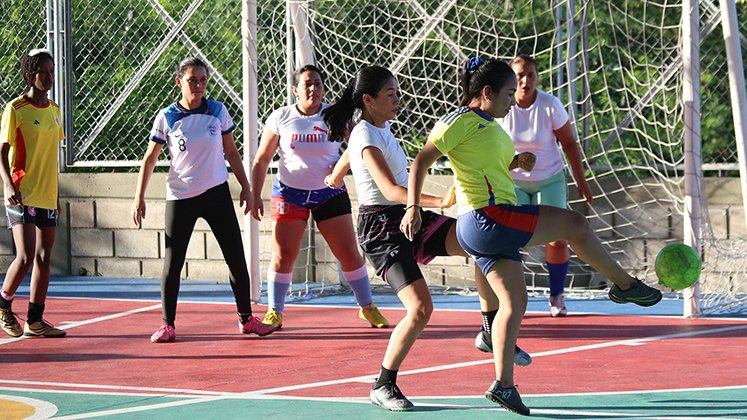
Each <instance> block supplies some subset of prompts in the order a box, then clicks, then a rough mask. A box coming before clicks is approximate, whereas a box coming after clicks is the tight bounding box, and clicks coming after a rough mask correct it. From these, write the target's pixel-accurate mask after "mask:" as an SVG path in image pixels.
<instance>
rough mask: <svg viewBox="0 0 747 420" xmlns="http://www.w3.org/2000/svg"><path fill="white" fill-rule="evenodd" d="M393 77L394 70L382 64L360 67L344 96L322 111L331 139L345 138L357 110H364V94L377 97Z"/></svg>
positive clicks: (339, 139)
mask: <svg viewBox="0 0 747 420" xmlns="http://www.w3.org/2000/svg"><path fill="white" fill-rule="evenodd" d="M393 78H394V75H393V74H392V72H391V71H389V70H388V69H386V68H384V67H381V66H367V67H363V68H362V69H360V70H359V71H358V74H356V76H355V79H353V80H351V81H350V83H348V87H346V88H345V90H344V91H343V92H342V97H340V99H338V100H337V102H335V103H334V104H332V105H330V106H329V107H327V108H326V109H325V110H323V111H322V118H324V122H325V123H326V124H327V127H329V139H330V140H331V141H343V140H345V137H346V132H347V130H348V128H349V127H350V126H351V125H352V124H351V122H352V119H353V114H354V113H355V110H356V109H360V110H363V95H370V96H372V97H376V95H377V94H378V93H379V91H380V90H381V88H382V86H384V84H385V83H386V82H387V81H388V80H389V79H393Z"/></svg>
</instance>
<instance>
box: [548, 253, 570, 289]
mask: <svg viewBox="0 0 747 420" xmlns="http://www.w3.org/2000/svg"><path fill="white" fill-rule="evenodd" d="M547 271H549V272H550V296H557V295H562V294H563V289H564V288H565V276H566V274H568V261H566V262H564V263H560V264H550V263H547Z"/></svg>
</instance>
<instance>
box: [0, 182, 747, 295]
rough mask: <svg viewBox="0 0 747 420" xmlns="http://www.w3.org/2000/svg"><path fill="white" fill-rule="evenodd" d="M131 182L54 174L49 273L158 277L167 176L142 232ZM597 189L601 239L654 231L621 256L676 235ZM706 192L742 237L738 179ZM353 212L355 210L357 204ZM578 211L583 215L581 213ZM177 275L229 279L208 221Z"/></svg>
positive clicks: (462, 272)
mask: <svg viewBox="0 0 747 420" xmlns="http://www.w3.org/2000/svg"><path fill="white" fill-rule="evenodd" d="M269 178H270V177H268V180H267V183H266V185H265V190H264V191H265V193H264V196H265V197H268V196H269V191H270V182H271V179H269ZM440 178H441V179H439V177H437V176H434V177H433V179H434V180H435V182H434V183H429V184H428V187H427V189H428V190H429V192H431V193H434V194H439V193H442V192H443V191H442V190H443V189H444V187H436V186H434V185H447V184H448V183H449V179H448V177H440ZM444 178H445V179H444ZM136 180H137V174H134V173H124V174H123V173H112V174H70V173H65V174H61V175H60V203H61V207H62V215H61V225H60V227H59V229H58V233H57V240H56V244H55V248H54V257H53V268H52V270H53V273H54V274H74V275H77V274H79V273H80V272H81V271H82V270H85V271H86V272H88V273H89V274H93V273H100V274H102V275H105V276H111V277H145V278H157V277H160V274H161V268H162V259H161V258H162V256H163V254H164V234H163V223H164V200H163V198H164V195H165V193H164V192H165V187H164V181H165V174H162V173H158V174H154V176H153V178H152V179H151V182H150V185H149V187H148V191H147V194H146V204H147V213H146V218H145V219H144V220H143V227H142V228H141V229H137V228H135V226H134V224H133V221H132V214H131V206H132V196H133V194H134V191H135V183H136ZM230 185H231V191H232V195H233V197H237V196H238V191H239V188H238V184H236V182H235V181H234V180H233V177H231V181H230ZM347 185H348V187H349V188H350V189H351V198H352V199H353V200H355V197H356V194H355V190H354V185H353V183H352V179H350V178H348V179H347ZM595 188H599V189H605V191H607V192H608V193H610V195H609V197H610V198H611V199H612V200H614V202H615V206H616V207H619V208H622V210H621V211H619V212H617V213H616V214H611V213H610V214H609V215H605V214H604V213H605V209H607V208H610V209H611V208H612V206H611V204H610V203H606V202H605V201H604V200H598V201H596V202H595V204H594V209H595V211H596V212H597V213H599V214H602V216H601V217H600V218H599V219H597V220H596V221H595V222H594V223H596V224H597V227H598V228H601V229H602V230H601V231H600V236H601V237H602V238H603V239H605V240H614V239H615V237H616V236H619V235H620V234H622V233H632V234H633V236H634V237H635V236H636V232H639V231H640V229H641V228H643V229H646V225H647V224H648V225H650V226H649V227H650V232H658V233H655V234H653V235H652V234H650V233H649V234H647V235H645V237H640V238H635V239H632V240H628V241H625V243H622V244H619V245H620V246H622V247H627V248H629V251H627V252H630V254H631V255H634V256H635V257H637V258H650V256H651V255H655V252H658V249H659V248H660V247H661V246H663V244H664V243H665V241H667V240H672V239H676V238H680V237H681V236H682V222H681V220H679V218H677V217H671V216H668V215H667V212H668V211H669V209H668V208H667V206H666V203H665V205H664V206H661V205H659V204H656V205H650V206H646V207H642V206H640V205H632V203H640V202H641V201H639V197H636V194H637V193H636V191H622V192H615V191H616V190H615V189H614V188H615V187H614V185H598V186H595ZM649 193H650V191H647V192H646V194H649ZM659 194H664V193H663V192H661V193H659ZM706 194H707V196H708V200H709V212H710V218H711V220H712V223H713V228H714V233H715V234H716V237H717V238H721V239H734V238H745V237H747V234H746V230H745V223H744V209H743V208H742V203H741V194H740V190H739V183H738V180H737V179H712V178H709V179H707V183H706ZM641 200H642V199H641ZM665 201H666V200H665ZM235 206H236V210H237V214H239V223H240V224H241V225H242V228H243V218H242V217H241V213H240V212H239V208H238V203H237V202H236V203H235ZM353 207H354V209H355V208H357V203H355V201H354V202H353ZM266 210H267V209H266ZM579 210H580V211H587V210H584V209H582V208H580V209H579ZM454 211H455V209H449V210H448V211H446V213H447V214H450V215H454ZM354 216H355V212H354ZM626 218H627V219H626ZM2 219H3V220H2V223H6V222H5V220H4V219H5V216H4V214H3V216H2ZM629 220H636V221H637V223H638V226H628V221H629ZM270 227H271V224H270V221H269V220H268V218H267V217H265V219H264V220H263V221H262V223H261V225H260V229H261V233H260V235H261V239H260V248H261V254H262V258H263V261H262V267H266V265H267V259H268V258H269V255H270V244H271V242H270V237H269V232H270ZM628 231H629V232H628ZM314 239H315V241H316V243H317V244H321V245H324V242H323V239H322V238H321V236H320V235H318V234H317V235H316V236H315V238H314ZM324 248H326V246H323V247H322V248H320V252H316V253H315V255H314V257H315V259H316V260H317V261H320V262H322V263H324V262H327V263H329V264H326V265H324V264H323V266H324V267H323V268H320V269H319V270H317V271H316V272H315V273H314V274H315V275H316V278H317V280H322V279H324V280H325V281H329V282H336V281H337V273H336V271H335V270H334V260H333V258H331V253H329V252H322V251H324ZM304 252H305V251H304ZM535 252H536V251H535ZM643 254H647V255H643ZM13 256H14V247H13V240H12V237H11V234H10V231H6V232H5V233H3V234H0V270H4V268H5V267H7V266H8V264H9V263H10V262H11V261H12V259H13ZM308 257H309V255H307V254H305V253H303V252H302V255H301V256H299V262H300V261H306V260H307V258H308ZM330 266H331V267H332V269H330ZM423 272H424V275H425V277H426V278H427V279H428V281H429V282H430V283H432V284H443V285H446V283H445V279H446V278H447V277H448V278H449V279H450V283H449V285H452V286H463V285H472V284H473V282H472V279H473V278H474V274H473V268H472V267H471V266H469V265H465V259H463V258H458V257H449V258H438V259H436V260H435V261H434V262H432V263H431V264H430V265H429V266H427V267H425V268H424V270H423ZM183 276H184V278H186V279H207V280H217V281H227V279H228V270H227V268H226V266H225V263H224V262H223V258H222V255H221V252H220V249H219V247H218V244H217V242H216V241H215V239H214V238H213V235H212V233H211V232H210V230H209V228H208V226H207V224H206V223H205V222H204V221H202V220H200V221H199V222H198V224H197V226H196V229H195V232H194V234H193V236H192V241H191V242H190V245H189V249H188V253H187V263H186V265H185V267H184V269H183ZM305 276H308V271H307V269H306V268H303V267H300V264H299V267H298V268H297V271H296V272H295V273H294V278H296V280H301V279H303V278H305ZM263 277H264V274H263ZM380 281H381V280H380V279H374V282H375V283H378V282H380Z"/></svg>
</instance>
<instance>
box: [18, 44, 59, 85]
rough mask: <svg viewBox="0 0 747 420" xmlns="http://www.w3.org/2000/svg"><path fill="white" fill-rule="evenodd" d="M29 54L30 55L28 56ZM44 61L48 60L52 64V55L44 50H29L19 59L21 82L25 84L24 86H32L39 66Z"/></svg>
mask: <svg viewBox="0 0 747 420" xmlns="http://www.w3.org/2000/svg"><path fill="white" fill-rule="evenodd" d="M29 53H32V55H29ZM44 59H48V60H50V61H52V63H54V59H53V58H52V54H50V53H49V52H47V51H46V50H31V51H29V52H26V53H24V54H23V56H22V57H21V76H23V81H24V82H26V85H28V86H33V85H34V80H35V79H36V73H37V72H38V71H39V65H40V64H41V62H42V60H44Z"/></svg>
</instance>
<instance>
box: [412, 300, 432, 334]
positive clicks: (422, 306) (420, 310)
mask: <svg viewBox="0 0 747 420" xmlns="http://www.w3.org/2000/svg"><path fill="white" fill-rule="evenodd" d="M431 315H433V303H429V302H420V303H418V305H417V306H415V307H413V308H410V309H408V311H407V316H408V317H409V318H410V319H411V320H412V322H413V323H414V324H415V325H417V326H418V327H419V328H421V329H422V328H425V326H426V325H428V321H430V319H431Z"/></svg>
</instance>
